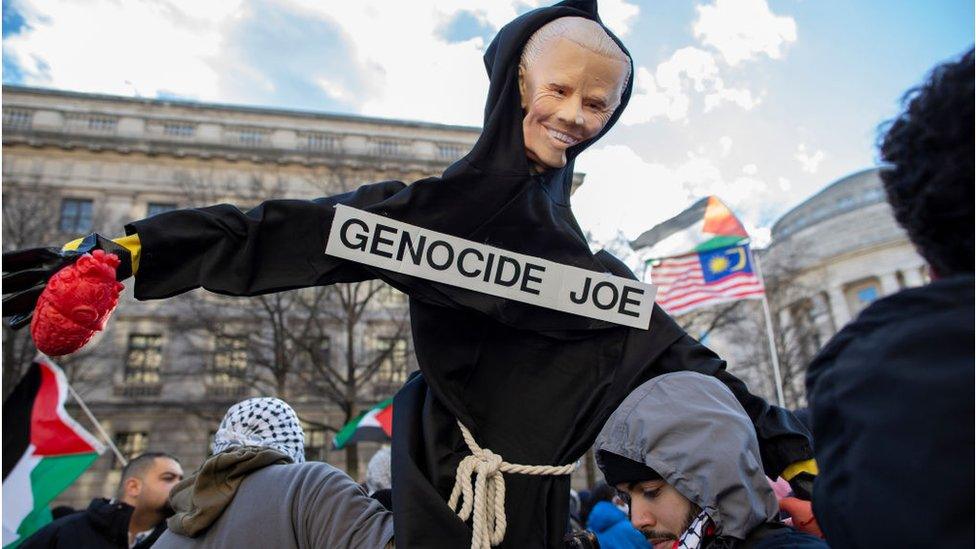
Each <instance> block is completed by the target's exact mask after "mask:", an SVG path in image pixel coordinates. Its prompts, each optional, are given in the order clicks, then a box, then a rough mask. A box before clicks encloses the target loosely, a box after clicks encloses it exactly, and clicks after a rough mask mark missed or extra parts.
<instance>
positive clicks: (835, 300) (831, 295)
mask: <svg viewBox="0 0 976 549" xmlns="http://www.w3.org/2000/svg"><path fill="white" fill-rule="evenodd" d="M827 298H828V299H829V300H830V314H831V316H832V317H833V319H834V328H836V331H838V332H839V331H840V329H841V328H843V327H844V325H845V324H847V322H848V321H850V319H851V310H850V308H848V306H847V298H846V297H845V296H844V290H843V289H842V288H841V287H840V286H834V287H833V288H830V289H829V290H827Z"/></svg>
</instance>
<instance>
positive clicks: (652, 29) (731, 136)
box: [3, 0, 974, 245]
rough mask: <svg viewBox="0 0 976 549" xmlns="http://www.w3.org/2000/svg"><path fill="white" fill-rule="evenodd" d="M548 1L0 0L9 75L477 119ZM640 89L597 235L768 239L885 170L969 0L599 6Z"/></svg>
mask: <svg viewBox="0 0 976 549" xmlns="http://www.w3.org/2000/svg"><path fill="white" fill-rule="evenodd" d="M549 3H550V2H538V1H537V0H410V1H403V0H357V1H355V2H323V1H320V0H276V1H271V0H222V1H220V2H200V1H198V0H3V82H4V83H10V84H21V85H29V86H40V87H46V88H57V89H65V90H75V91H84V92H97V93H109V94H118V95H126V96H140V97H150V98H179V99H188V100H199V101H206V102H217V103H229V104H245V105H258V106H269V107H283V108H291V109H302V110H314V111H323V112H334V113H351V114H360V115H367V116H379V117H391V118H402V119H411V120H424V121H430V122H440V123H447V124H463V125H480V123H481V115H482V112H483V110H482V109H483V103H484V99H485V95H486V93H487V89H488V79H487V76H486V74H485V72H484V66H483V64H482V59H481V57H482V55H483V53H484V50H485V48H486V47H487V45H488V43H489V42H490V41H491V38H492V37H493V36H494V34H495V32H497V30H498V29H499V28H500V27H501V26H502V25H504V24H505V23H506V22H507V21H509V20H511V19H512V18H513V17H515V16H516V15H518V14H519V13H523V12H525V11H527V10H529V9H532V8H533V7H536V6H538V5H547V4H549ZM599 5H600V12H601V16H602V18H603V20H604V22H605V23H606V24H607V25H608V26H609V27H610V28H611V29H613V30H614V32H615V33H617V34H618V35H619V36H620V37H621V39H622V40H623V42H624V44H625V45H627V47H628V49H629V50H630V52H631V54H632V56H633V59H634V67H635V71H636V77H637V80H636V86H635V90H634V96H633V97H632V99H631V102H630V105H629V107H628V108H627V110H626V111H625V112H624V114H623V116H622V118H621V120H620V122H619V123H618V124H617V126H616V127H615V128H614V129H613V130H612V131H611V132H610V133H608V134H607V135H606V136H605V137H604V138H603V139H602V140H601V141H599V142H598V143H596V144H594V145H593V146H592V147H590V149H588V150H587V151H585V152H584V153H583V154H582V155H581V156H580V157H579V158H578V160H577V162H576V169H577V171H582V172H585V173H586V174H587V177H586V182H585V184H584V185H583V187H582V188H581V189H580V190H579V191H577V193H576V195H575V196H574V198H573V209H574V211H575V213H576V215H577V218H578V219H579V221H580V224H581V226H582V227H583V228H584V229H585V230H588V231H590V232H591V233H592V234H593V236H594V237H595V238H596V239H597V240H599V241H604V242H606V241H610V240H612V239H614V238H619V235H621V234H622V235H623V236H626V237H627V238H635V237H636V236H637V235H639V234H640V233H641V232H643V231H644V230H647V229H649V228H650V227H652V226H653V225H655V224H657V223H659V222H661V221H664V220H665V219H667V218H669V217H671V216H673V215H675V214H677V213H678V212H679V211H681V210H682V209H684V208H685V207H687V206H689V205H691V204H692V203H693V202H694V201H695V200H696V199H698V198H700V197H702V196H705V195H709V194H715V195H718V196H719V197H720V198H721V199H722V200H723V201H725V202H726V203H727V204H728V205H729V206H730V207H731V208H732V209H733V211H735V212H736V214H738V215H739V217H740V218H742V219H743V221H744V222H745V224H746V227H747V229H748V230H749V231H750V233H751V234H752V235H753V237H754V240H755V241H756V243H757V244H760V245H762V244H763V243H765V242H767V241H768V239H769V228H770V227H771V226H772V224H773V223H774V222H775V221H776V219H778V218H779V216H781V215H782V214H784V213H785V212H787V211H788V210H789V209H790V208H792V207H793V206H796V205H797V204H799V203H800V202H802V201H803V200H805V199H807V198H809V197H810V196H811V195H813V194H815V193H816V192H817V191H819V190H820V189H822V188H824V187H825V186H827V185H829V184H830V183H831V182H833V181H836V180H837V179H839V178H841V177H843V176H845V175H847V174H850V173H852V172H855V171H859V170H861V169H864V168H868V167H871V166H873V165H875V164H876V162H877V159H876V154H875V147H874V144H875V142H876V139H877V134H878V128H879V125H880V124H882V123H883V122H885V121H886V120H889V119H890V118H892V117H893V116H895V115H896V114H897V113H898V109H899V104H900V103H899V101H900V98H901V97H902V95H903V94H904V92H905V91H907V90H908V89H909V88H911V87H912V86H915V85H917V84H919V83H920V82H921V81H922V80H923V79H924V77H925V75H926V74H927V72H928V71H929V70H930V69H931V68H932V67H933V66H934V65H936V64H938V63H940V62H943V61H946V60H950V59H953V58H955V57H958V56H959V55H960V54H962V53H963V52H965V51H966V50H968V49H969V48H971V47H972V44H973V20H974V13H973V3H972V1H964V0H939V1H937V2H929V1H923V0H914V1H910V0H859V1H850V0H656V1H636V0H603V1H601V2H600V3H599Z"/></svg>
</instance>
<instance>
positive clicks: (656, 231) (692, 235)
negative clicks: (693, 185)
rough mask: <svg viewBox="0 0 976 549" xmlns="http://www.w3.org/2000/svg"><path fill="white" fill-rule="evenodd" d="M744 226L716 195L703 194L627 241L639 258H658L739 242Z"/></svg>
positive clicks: (746, 236)
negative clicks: (673, 214)
mask: <svg viewBox="0 0 976 549" xmlns="http://www.w3.org/2000/svg"><path fill="white" fill-rule="evenodd" d="M748 238H749V234H748V233H746V229H745V227H743V226H742V223H741V222H740V221H739V219H738V218H737V217H735V214H733V213H732V210H730V209H729V208H728V206H726V205H725V204H724V203H722V201H721V200H719V198H718V197H717V196H706V197H704V198H702V199H701V200H699V201H698V202H695V203H694V204H692V205H691V206H690V207H689V208H688V209H686V210H684V211H683V212H681V213H679V214H678V215H676V216H674V217H672V218H671V219H668V220H667V221H664V222H662V223H659V224H657V225H655V226H654V227H653V228H651V229H650V230H648V231H645V232H644V233H643V234H641V235H640V236H638V237H637V239H636V240H634V241H633V242H631V243H630V247H631V248H633V249H634V250H636V251H637V252H638V253H640V255H641V257H645V258H653V259H660V258H663V257H674V256H679V255H684V254H687V253H691V252H704V251H707V250H715V249H718V248H725V247H727V246H732V245H733V244H741V243H742V242H744V241H746V240H747V239H748Z"/></svg>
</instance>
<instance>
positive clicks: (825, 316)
mask: <svg viewBox="0 0 976 549" xmlns="http://www.w3.org/2000/svg"><path fill="white" fill-rule="evenodd" d="M810 301H812V302H813V315H814V322H815V323H816V328H817V334H819V335H820V345H821V346H823V344H824V343H826V342H827V340H828V339H830V338H831V337H832V336H833V335H834V334H835V333H837V328H835V327H834V326H832V323H831V318H830V307H829V306H828V305H827V299H826V297H824V294H823V293H816V294H813V295H812V296H811V297H810Z"/></svg>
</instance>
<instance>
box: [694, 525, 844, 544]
mask: <svg viewBox="0 0 976 549" xmlns="http://www.w3.org/2000/svg"><path fill="white" fill-rule="evenodd" d="M734 547H735V549H827V547H828V546H827V543H826V542H824V540H822V539H819V538H816V537H814V536H811V535H810V534H806V533H804V532H800V531H799V530H797V529H795V528H793V527H791V526H787V525H785V524H773V523H767V524H763V525H761V526H760V527H759V528H756V529H755V530H753V531H752V532H750V533H749V537H747V538H746V539H745V541H741V542H738V543H737V544H735V545H734ZM719 548H720V546H718V545H716V546H715V547H709V549H719Z"/></svg>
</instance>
